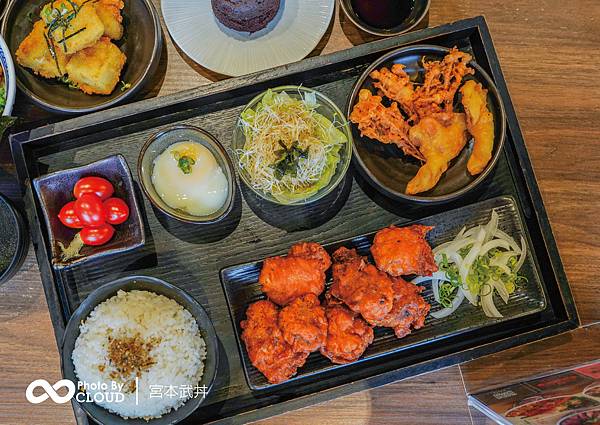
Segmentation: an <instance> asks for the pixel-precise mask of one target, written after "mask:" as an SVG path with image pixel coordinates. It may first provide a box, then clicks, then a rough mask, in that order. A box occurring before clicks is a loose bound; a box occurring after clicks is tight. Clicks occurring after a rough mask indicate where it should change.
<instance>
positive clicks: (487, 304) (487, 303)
mask: <svg viewBox="0 0 600 425" xmlns="http://www.w3.org/2000/svg"><path fill="white" fill-rule="evenodd" d="M481 308H482V309H483V312H484V313H485V315H486V316H487V317H504V316H502V314H500V312H499V311H498V309H497V308H496V306H495V305H494V291H493V290H492V291H488V293H486V294H485V295H482V296H481Z"/></svg>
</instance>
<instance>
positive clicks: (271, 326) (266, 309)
mask: <svg viewBox="0 0 600 425" xmlns="http://www.w3.org/2000/svg"><path fill="white" fill-rule="evenodd" d="M278 316H279V311H278V309H277V306H276V305H275V304H273V303H272V302H270V301H267V300H262V301H257V302H255V303H254V304H251V305H250V307H248V310H247V311H246V320H244V321H242V322H241V327H242V329H243V331H242V340H243V341H244V344H245V345H246V350H247V352H248V357H250V361H251V362H252V364H253V365H254V367H256V368H257V369H258V370H259V371H260V372H261V373H262V374H263V375H265V377H266V378H267V379H268V380H269V382H271V383H272V384H277V383H280V382H283V381H286V380H287V379H289V378H291V377H292V376H294V375H295V374H296V372H297V371H298V368H299V367H301V366H302V365H303V364H304V363H305V362H306V358H307V357H308V354H309V353H308V352H306V351H295V350H294V349H293V347H292V346H291V345H290V344H288V343H287V342H286V341H285V339H284V337H283V334H282V331H281V329H280V328H279V325H278Z"/></svg>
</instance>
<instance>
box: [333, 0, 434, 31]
mask: <svg viewBox="0 0 600 425" xmlns="http://www.w3.org/2000/svg"><path fill="white" fill-rule="evenodd" d="M402 1H406V2H411V1H412V3H413V4H412V10H411V12H410V14H409V15H408V16H407V17H406V19H404V20H403V21H402V22H400V23H399V24H398V25H395V26H393V27H391V28H380V27H376V26H373V25H371V24H369V23H368V22H366V21H365V20H364V19H363V18H362V17H361V16H360V15H359V14H358V13H357V11H356V10H355V8H354V5H353V0H340V6H341V7H342V10H343V11H344V14H345V15H346V16H347V17H348V19H350V21H352V23H353V24H354V25H356V26H357V27H358V28H360V29H361V30H363V31H366V32H368V33H369V34H373V35H378V36H380V37H389V36H392V35H398V34H403V33H405V32H408V31H411V30H413V31H414V30H415V29H417V28H421V27H422V25H424V26H427V22H428V21H429V5H430V3H431V0H402ZM373 3H375V2H373Z"/></svg>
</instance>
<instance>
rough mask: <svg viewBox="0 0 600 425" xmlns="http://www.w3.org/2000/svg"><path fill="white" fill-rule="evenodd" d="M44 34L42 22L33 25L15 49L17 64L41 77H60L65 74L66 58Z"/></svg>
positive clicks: (44, 28) (44, 29) (44, 26)
mask: <svg viewBox="0 0 600 425" xmlns="http://www.w3.org/2000/svg"><path fill="white" fill-rule="evenodd" d="M45 32H46V25H45V24H44V21H42V20H39V21H37V22H36V23H35V24H33V30H32V31H31V32H30V33H29V35H28V36H27V37H25V39H24V40H23V41H22V42H21V44H20V45H19V48H18V49H17V52H16V57H17V62H18V63H19V64H20V65H22V66H24V67H26V68H30V69H31V70H32V71H33V72H35V73H36V74H38V75H41V76H42V77H46V78H59V77H62V76H63V75H64V74H65V72H66V67H67V62H68V57H67V55H65V54H64V53H63V52H62V50H61V49H59V48H57V47H56V46H55V45H54V44H53V43H52V41H51V40H50V39H48V38H47V37H46V36H45ZM49 46H50V47H52V49H53V52H52V51H51V50H50V47H49ZM53 53H54V56H53Z"/></svg>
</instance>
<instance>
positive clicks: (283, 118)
mask: <svg viewBox="0 0 600 425" xmlns="http://www.w3.org/2000/svg"><path fill="white" fill-rule="evenodd" d="M318 107H319V104H318V103H317V99H316V96H315V94H314V93H300V96H299V97H297V96H294V97H292V96H290V95H289V94H287V93H286V92H280V93H274V92H273V91H271V90H268V91H267V92H266V93H265V95H264V96H263V98H262V99H261V101H260V102H259V103H258V105H257V106H256V108H255V109H246V110H245V111H244V112H242V114H241V119H240V123H241V125H242V126H243V128H244V135H245V136H246V142H245V144H244V147H243V148H242V149H238V151H237V155H238V158H239V164H240V167H241V168H242V169H243V170H245V171H246V173H247V174H248V176H249V178H250V183H251V185H252V187H253V188H254V189H258V190H260V191H263V192H266V193H270V194H272V195H273V196H274V197H275V198H276V199H278V200H280V201H287V202H294V201H299V200H304V199H307V198H309V197H311V196H312V195H314V194H315V193H317V192H318V191H319V190H320V189H321V188H323V187H325V186H327V185H328V184H329V182H330V181H331V178H332V177H333V175H334V174H335V171H336V167H337V164H338V162H339V161H340V149H341V148H342V146H343V145H344V144H345V143H347V138H346V136H345V134H344V133H343V132H342V131H340V130H339V129H338V127H341V126H342V125H343V124H342V123H340V122H336V120H334V121H333V122H332V121H330V120H329V119H327V118H326V117H324V116H323V115H321V114H319V113H318V112H317V111H316V110H317V108H318Z"/></svg>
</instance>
